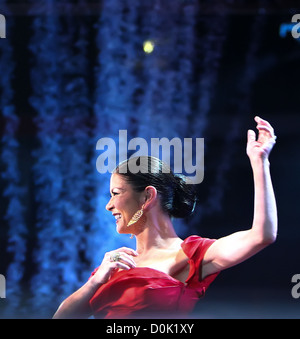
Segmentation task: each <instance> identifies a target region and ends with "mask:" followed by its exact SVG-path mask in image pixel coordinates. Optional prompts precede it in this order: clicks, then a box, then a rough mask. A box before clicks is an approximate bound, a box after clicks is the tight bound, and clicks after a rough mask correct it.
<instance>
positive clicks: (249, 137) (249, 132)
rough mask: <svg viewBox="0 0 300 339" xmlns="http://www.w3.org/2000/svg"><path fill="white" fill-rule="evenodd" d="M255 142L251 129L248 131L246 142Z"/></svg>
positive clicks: (254, 135)
mask: <svg viewBox="0 0 300 339" xmlns="http://www.w3.org/2000/svg"><path fill="white" fill-rule="evenodd" d="M255 140H256V134H255V132H254V131H252V129H249V130H248V142H250V141H255Z"/></svg>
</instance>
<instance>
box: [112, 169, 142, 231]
mask: <svg viewBox="0 0 300 339" xmlns="http://www.w3.org/2000/svg"><path fill="white" fill-rule="evenodd" d="M110 194H111V198H110V200H109V202H108V204H107V205H106V209H107V210H108V211H110V212H112V214H113V216H114V217H115V218H116V225H117V232H118V233H132V232H131V231H132V226H134V225H132V226H130V227H127V224H128V222H129V221H130V219H131V218H132V216H133V215H134V214H135V213H136V212H137V211H138V210H139V209H141V206H142V201H141V199H142V193H137V192H135V191H134V190H133V189H132V187H131V185H130V184H129V183H127V182H126V180H125V179H124V178H123V177H122V176H121V175H119V174H116V173H114V174H112V176H111V179H110Z"/></svg>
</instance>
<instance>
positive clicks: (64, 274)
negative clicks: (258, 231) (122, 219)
mask: <svg viewBox="0 0 300 339" xmlns="http://www.w3.org/2000/svg"><path fill="white" fill-rule="evenodd" d="M26 4H27V5H28V7H27V12H26V15H28V18H29V19H28V20H27V21H26V22H27V23H28V24H29V25H30V27H29V28H28V30H29V31H30V36H28V37H27V38H28V46H27V51H26V53H27V54H26V55H27V57H28V65H29V67H30V69H29V70H28V72H29V78H30V89H29V92H30V95H29V97H28V98H27V101H28V105H29V107H30V109H31V115H30V117H29V118H28V119H31V120H32V124H33V125H34V127H35V130H34V135H32V138H33V139H34V146H33V147H32V149H31V150H30V151H31V155H32V159H33V167H32V168H31V172H30V177H31V180H32V182H33V185H32V186H30V187H29V185H28V186H26V185H25V186H24V184H23V182H22V178H21V174H20V171H21V168H20V165H19V164H18V157H19V153H18V152H19V143H20V137H18V125H19V120H20V119H24V118H20V116H18V115H17V114H16V113H15V107H14V105H17V103H14V89H13V88H12V79H13V78H14V71H15V60H14V58H15V57H14V46H13V45H12V41H11V40H9V39H7V40H6V41H5V45H4V44H3V45H1V46H0V51H1V55H0V66H1V80H0V86H1V101H0V105H1V107H0V108H1V115H2V121H3V122H4V124H3V128H2V131H3V132H2V139H1V175H2V183H1V189H2V195H3V199H2V200H3V201H4V204H3V205H2V206H1V210H2V211H3V217H2V219H1V221H2V223H3V225H4V227H2V225H1V228H2V229H4V232H3V233H1V237H2V239H1V246H2V249H1V255H3V256H6V260H5V261H3V262H2V266H1V267H3V268H4V269H5V272H0V273H2V274H3V273H5V275H6V277H7V287H8V290H7V309H6V310H9V311H7V313H6V314H8V315H10V316H14V315H16V312H17V313H18V314H17V315H18V316H26V317H37V316H39V317H49V316H51V315H52V314H53V312H54V311H55V309H56V307H57V306H58V305H59V303H60V302H61V301H62V300H63V299H64V298H65V297H66V296H68V295H69V294H70V293H72V292H73V291H74V290H75V289H77V288H78V287H79V286H81V285H82V284H83V283H84V282H85V281H86V280H87V279H88V277H89V274H90V272H91V271H92V270H93V269H94V268H95V267H96V266H97V265H99V264H100V262H101V260H102V257H103V255H104V253H105V251H108V250H111V249H114V248H117V247H120V246H130V247H134V246H135V240H134V239H133V240H131V239H129V236H121V235H118V234H116V232H115V221H114V219H113V218H112V216H111V214H110V213H109V212H107V211H106V210H105V205H106V204H107V202H108V200H109V196H110V194H109V178H110V174H109V173H105V174H100V173H98V172H97V169H96V161H97V157H98V156H99V151H97V150H96V144H97V141H98V140H99V139H100V138H103V137H109V138H113V139H114V140H115V141H116V144H117V146H118V145H119V142H121V143H123V142H124V140H119V130H127V136H128V140H129V139H131V138H134V137H142V138H144V139H146V140H147V141H150V138H154V137H156V138H162V137H166V138H169V139H172V138H174V137H180V138H181V139H183V138H185V137H189V138H196V137H203V136H204V135H203V134H204V132H205V130H206V128H207V125H208V122H209V112H210V111H211V107H212V102H213V98H214V93H215V92H214V91H215V85H216V83H217V80H218V74H219V73H218V72H219V68H220V60H221V57H222V53H223V46H224V41H225V39H226V37H227V34H228V18H227V16H220V17H219V16H218V17H207V16H205V15H201V14H202V11H203V8H202V6H201V5H200V2H199V1H196V0H190V1H175V2H174V1H171V0H168V1H160V0H155V1H152V2H149V1H136V2H133V1H131V0H118V1H107V0H103V1H102V3H101V6H100V5H99V6H98V7H97V8H98V9H99V13H96V14H97V15H93V13H92V10H91V9H90V8H89V4H88V3H86V2H85V1H76V2H75V1H74V2H70V1H60V2H59V4H60V5H59V6H57V3H56V2H54V1H51V0H48V1H44V2H43V3H41V4H40V3H37V2H36V1H27V2H26ZM74 6H75V7H76V9H77V10H76V11H75V14H76V15H75V14H74V8H75V7H74ZM100 7H101V10H100ZM80 9H82V10H83V13H88V14H86V15H85V14H80ZM10 25H11V26H8V32H9V31H12V30H13V20H12V21H11V24H10ZM8 36H9V34H8ZM146 40H151V41H153V43H154V51H153V53H150V54H146V53H144V51H143V43H144V42H145V41H146ZM1 43H2V41H1ZM15 48H16V47H15ZM253 51H254V52H253V53H254V54H255V50H253ZM249 62H251V61H249ZM249 67H250V66H249ZM245 88H246V87H245ZM19 111H20V112H21V111H22V108H19ZM232 140H234V139H232ZM232 140H231V141H230V142H233V141H232ZM149 144H150V143H149ZM149 151H150V150H149ZM116 160H118V154H117V158H116ZM225 160H226V161H229V160H230V159H225ZM220 170H222V168H221V169H220ZM26 190H30V195H29V196H32V197H33V199H34V201H32V202H31V205H34V208H32V209H30V208H29V205H30V204H28V202H27V201H25V198H24V194H25V192H26ZM222 190H223V187H222V186H219V191H218V193H219V194H221V193H222V192H221V191H222ZM214 194H215V192H214ZM207 204H208V205H209V204H211V205H209V206H210V207H211V210H213V208H214V206H215V205H213V204H214V202H213V201H208V203H207ZM208 205H206V206H208ZM26 209H27V213H29V214H31V215H32V217H31V218H28V219H27V220H25V218H24V210H26ZM29 220H31V221H34V222H35V224H34V225H29V224H28V223H29ZM198 221H199V220H198ZM190 222H191V223H193V222H194V221H193V220H191V221H190ZM186 224H187V222H186V221H180V222H177V225H179V226H180V227H179V233H180V235H182V236H184V235H185V231H186V229H185V227H186ZM29 230H30V232H29ZM1 232H2V230H1ZM190 232H191V228H189V231H188V233H190ZM29 233H30V234H29ZM2 234H3V235H2ZM28 239H30V246H31V247H30V248H29V245H28V242H27V240H28ZM29 266H30V267H29ZM25 267H26V268H27V275H26V276H25V275H24V268H25Z"/></svg>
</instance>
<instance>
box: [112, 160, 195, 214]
mask: <svg viewBox="0 0 300 339" xmlns="http://www.w3.org/2000/svg"><path fill="white" fill-rule="evenodd" d="M114 173H117V174H119V175H121V176H123V177H124V178H125V180H126V181H127V182H128V183H130V184H131V185H132V187H133V189H134V190H135V191H136V192H142V191H143V190H144V189H145V188H146V187H147V186H154V187H155V188H156V190H157V192H158V194H159V197H160V200H161V205H162V208H163V210H164V211H165V212H167V213H168V214H169V216H171V217H175V218H185V217H187V216H189V215H190V214H191V213H192V212H193V211H194V208H195V205H196V191H195V188H194V185H193V184H190V183H188V182H187V178H186V177H185V176H184V175H178V174H174V173H173V172H172V170H171V168H170V167H169V166H168V165H167V164H166V163H164V162H163V161H161V160H160V159H158V158H155V157H152V156H138V157H133V158H129V159H127V160H125V161H123V162H121V163H120V164H119V165H118V166H117V167H116V169H115V170H114Z"/></svg>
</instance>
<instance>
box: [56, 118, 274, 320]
mask: <svg viewBox="0 0 300 339" xmlns="http://www.w3.org/2000/svg"><path fill="white" fill-rule="evenodd" d="M255 121H256V123H257V129H258V131H259V135H258V139H257V140H256V135H255V132H254V131H252V130H249V131H248V141H247V155H248V157H249V159H250V162H251V166H252V170H253V177H254V187H255V201H254V217H253V224H252V227H251V228H250V229H249V230H246V231H240V232H236V233H234V234H231V235H229V236H226V237H223V238H220V239H218V240H212V239H207V238H201V237H198V236H190V237H188V238H187V239H185V240H184V241H183V240H182V239H180V238H179V237H178V236H177V235H176V233H175V231H174V228H173V225H172V217H185V216H187V215H189V214H190V213H191V212H192V211H193V209H194V206H195V194H194V192H193V185H190V184H188V183H186V182H185V180H184V178H182V177H179V176H177V175H174V174H173V173H172V172H170V173H166V172H168V168H167V167H166V165H165V164H164V163H162V162H161V161H159V160H158V159H156V158H152V157H141V158H140V159H139V160H140V164H141V168H142V169H141V171H140V172H139V173H136V174H133V173H132V171H130V169H131V168H132V164H133V161H136V159H130V160H128V161H125V162H123V163H121V164H120V165H119V166H118V167H117V168H116V170H115V171H114V173H113V174H112V176H111V182H110V191H111V199H110V201H109V202H108V204H107V206H106V209H107V210H108V211H110V212H111V213H112V214H113V215H114V216H115V218H116V227H117V232H119V233H129V234H130V233H131V234H133V235H135V236H136V241H137V248H136V250H133V249H131V248H126V247H122V248H119V249H117V250H114V251H111V252H108V253H106V254H105V256H104V259H103V261H102V263H101V265H100V266H99V267H98V268H97V269H96V270H95V271H94V272H93V273H92V275H91V277H90V279H89V280H88V281H87V283H86V284H85V285H83V286H82V287H81V288H80V289H79V290H77V291H76V292H75V293H73V294H72V295H71V296H69V297H68V298H67V299H66V300H65V301H64V302H63V303H62V304H61V306H60V307H59V308H58V310H57V312H56V313H55V315H54V318H76V317H80V318H83V317H89V316H91V315H94V316H95V317H96V318H97V317H99V318H127V317H148V316H149V317H151V316H155V317H161V316H167V317H168V316H171V317H174V314H172V312H175V313H176V314H177V316H182V315H185V314H187V313H188V312H190V311H191V310H192V309H193V308H194V306H195V304H196V302H197V301H198V299H199V298H200V297H201V296H202V295H203V294H204V293H205V290H206V289H207V287H208V286H209V285H210V284H211V282H212V281H213V280H214V279H215V278H216V276H217V275H218V273H219V272H220V271H222V270H224V269H226V268H229V267H232V266H234V265H236V264H238V263H240V262H242V261H244V260H246V259H248V258H250V257H251V256H253V255H254V254H256V253H257V252H259V251H260V250H262V249H263V248H265V247H266V246H268V245H270V244H271V243H273V242H274V241H275V239H276V235H277V211H276V202H275V197H274V192H273V188H272V182H271V177H270V168H269V165H270V164H269V160H268V157H269V154H270V152H271V150H272V148H273V146H274V144H275V139H276V137H275V135H274V130H273V128H272V127H271V125H270V124H269V123H268V122H267V121H265V120H263V119H261V118H259V117H255ZM143 166H144V167H143Z"/></svg>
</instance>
